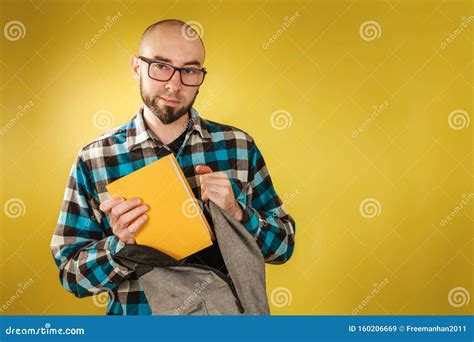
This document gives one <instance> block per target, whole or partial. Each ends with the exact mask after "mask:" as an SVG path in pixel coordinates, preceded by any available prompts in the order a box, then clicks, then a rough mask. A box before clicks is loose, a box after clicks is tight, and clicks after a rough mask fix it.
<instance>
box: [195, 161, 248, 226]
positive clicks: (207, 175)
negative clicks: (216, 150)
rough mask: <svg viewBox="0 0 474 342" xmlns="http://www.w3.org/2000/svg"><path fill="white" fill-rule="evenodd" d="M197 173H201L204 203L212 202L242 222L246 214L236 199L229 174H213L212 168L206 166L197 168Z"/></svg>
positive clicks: (200, 179) (200, 180)
mask: <svg viewBox="0 0 474 342" xmlns="http://www.w3.org/2000/svg"><path fill="white" fill-rule="evenodd" d="M196 172H197V173H199V182H200V184H201V199H202V200H203V201H204V202H206V201H208V200H211V201H212V202H214V203H215V204H216V205H217V206H218V207H219V208H221V209H223V210H225V211H226V212H227V213H228V214H230V215H231V216H232V217H234V218H235V219H236V220H237V221H239V222H241V221H242V218H243V216H244V212H243V210H242V207H241V206H240V205H239V203H238V202H237V200H236V199H235V196H234V191H233V190H232V185H231V184H230V180H229V177H228V176H227V174H226V173H225V172H212V170H211V168H210V167H209V166H205V165H198V166H196Z"/></svg>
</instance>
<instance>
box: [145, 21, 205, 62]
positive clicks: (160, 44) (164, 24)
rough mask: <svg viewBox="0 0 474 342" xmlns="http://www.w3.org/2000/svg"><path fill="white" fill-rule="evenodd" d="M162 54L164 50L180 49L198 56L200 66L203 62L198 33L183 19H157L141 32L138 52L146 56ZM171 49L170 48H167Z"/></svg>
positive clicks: (203, 49)
mask: <svg viewBox="0 0 474 342" xmlns="http://www.w3.org/2000/svg"><path fill="white" fill-rule="evenodd" d="M157 49H160V50H162V51H159V54H160V55H161V54H163V53H165V52H166V51H170V52H172V53H176V49H182V50H184V51H183V52H185V53H188V52H190V55H193V56H195V57H198V59H199V60H200V62H201V66H202V64H203V63H204V57H205V48H204V43H203V41H202V39H201V37H200V36H199V33H198V32H197V31H196V30H195V29H194V28H193V27H192V26H190V25H188V24H186V23H185V22H184V21H181V20H178V19H166V20H161V21H158V22H156V23H154V24H152V25H150V26H148V27H147V29H146V30H145V31H144V32H143V35H142V38H141V40H140V49H139V53H140V55H142V56H146V55H147V54H149V53H153V52H156V50H157ZM168 49H171V50H168Z"/></svg>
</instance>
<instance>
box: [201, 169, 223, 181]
mask: <svg viewBox="0 0 474 342" xmlns="http://www.w3.org/2000/svg"><path fill="white" fill-rule="evenodd" d="M199 178H200V179H201V180H202V179H229V176H227V173H225V172H223V171H220V172H211V173H206V174H202V175H199Z"/></svg>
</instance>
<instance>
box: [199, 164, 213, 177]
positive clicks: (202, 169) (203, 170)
mask: <svg viewBox="0 0 474 342" xmlns="http://www.w3.org/2000/svg"><path fill="white" fill-rule="evenodd" d="M196 172H197V173H199V174H201V175H203V174H206V173H211V172H212V169H211V168H210V167H209V166H206V165H198V166H196Z"/></svg>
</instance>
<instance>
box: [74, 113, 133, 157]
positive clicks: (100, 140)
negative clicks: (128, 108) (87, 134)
mask: <svg viewBox="0 0 474 342" xmlns="http://www.w3.org/2000/svg"><path fill="white" fill-rule="evenodd" d="M133 129H134V127H133V120H130V121H128V122H127V123H125V124H123V125H121V126H118V127H115V128H113V129H111V130H109V131H107V132H105V133H103V134H102V135H100V136H98V137H97V138H95V139H94V140H92V141H90V142H89V143H87V144H86V145H84V146H83V147H82V148H81V149H80V151H79V153H78V156H79V158H80V159H81V160H82V161H84V162H86V163H87V164H90V161H91V160H94V159H97V158H103V157H110V156H112V155H117V154H120V153H121V150H123V149H124V148H126V144H127V137H128V136H129V135H130V134H131V132H130V130H133ZM132 133H133V132H132Z"/></svg>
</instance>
